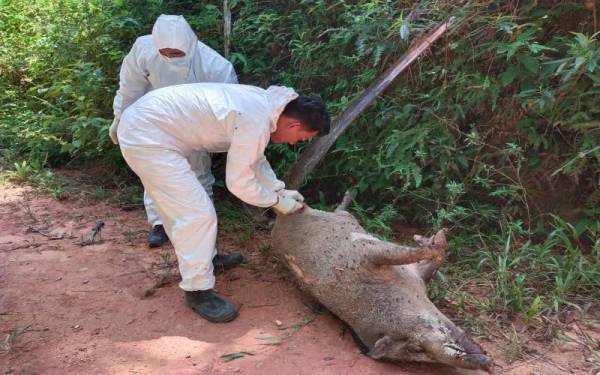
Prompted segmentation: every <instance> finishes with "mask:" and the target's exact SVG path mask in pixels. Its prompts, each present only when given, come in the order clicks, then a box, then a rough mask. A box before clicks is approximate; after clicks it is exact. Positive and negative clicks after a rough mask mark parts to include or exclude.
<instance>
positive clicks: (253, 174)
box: [225, 126, 281, 207]
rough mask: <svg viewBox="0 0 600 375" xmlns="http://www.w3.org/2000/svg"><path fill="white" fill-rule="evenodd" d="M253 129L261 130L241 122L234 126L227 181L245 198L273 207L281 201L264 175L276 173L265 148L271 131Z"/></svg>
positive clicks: (250, 202)
mask: <svg viewBox="0 0 600 375" xmlns="http://www.w3.org/2000/svg"><path fill="white" fill-rule="evenodd" d="M253 130H254V132H255V133H258V132H256V128H254V129H251V128H249V127H245V126H244V127H242V126H237V127H236V129H235V130H234V135H233V137H232V141H231V146H230V147H229V151H228V152H227V167H226V177H225V183H226V185H227V188H228V189H229V191H231V193H233V194H234V195H235V196H236V197H238V198H240V199H241V200H242V201H244V202H246V203H248V204H251V205H254V206H258V207H270V206H272V205H274V204H276V203H277V193H276V189H275V186H269V185H268V184H266V183H265V179H264V176H265V175H269V173H270V174H271V175H272V176H273V177H274V176H275V173H274V172H273V170H272V169H271V167H270V165H269V164H268V162H267V163H266V164H265V162H266V159H265V156H264V152H265V148H266V147H267V144H268V143H269V134H266V135H265V134H253V132H252V131H253ZM258 170H260V171H261V172H258ZM269 171H270V172H269ZM280 182H281V181H280Z"/></svg>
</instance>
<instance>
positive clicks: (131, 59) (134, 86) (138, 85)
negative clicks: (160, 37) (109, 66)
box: [113, 43, 150, 118]
mask: <svg viewBox="0 0 600 375" xmlns="http://www.w3.org/2000/svg"><path fill="white" fill-rule="evenodd" d="M138 49H139V48H138V46H137V43H136V44H134V45H133V48H132V49H131V51H129V53H128V54H127V56H125V59H124V60H123V64H122V65H121V71H120V73H119V90H118V91H117V95H115V99H114V100H113V111H114V115H115V118H120V117H121V113H123V111H124V110H125V108H127V107H129V106H130V105H131V104H133V103H134V102H135V101H136V100H138V99H139V98H141V97H142V96H143V95H144V94H145V93H146V90H147V88H148V86H149V85H150V81H148V78H147V76H146V74H145V72H144V70H143V68H142V67H140V65H139V61H138V56H137V55H138Z"/></svg>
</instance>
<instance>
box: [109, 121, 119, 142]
mask: <svg viewBox="0 0 600 375" xmlns="http://www.w3.org/2000/svg"><path fill="white" fill-rule="evenodd" d="M118 128H119V118H118V117H115V119H114V120H113V122H112V124H111V125H110V129H108V135H109V136H110V139H111V140H112V143H114V144H116V145H118V144H119V139H118V138H117V129H118Z"/></svg>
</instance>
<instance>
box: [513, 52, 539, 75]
mask: <svg viewBox="0 0 600 375" xmlns="http://www.w3.org/2000/svg"><path fill="white" fill-rule="evenodd" d="M517 61H518V62H519V63H520V64H521V65H523V66H524V67H525V69H527V70H528V71H529V72H530V73H532V74H536V73H537V72H538V69H539V64H538V61H537V59H535V58H534V57H532V56H530V55H526V54H519V55H517Z"/></svg>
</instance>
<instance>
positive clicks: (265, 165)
mask: <svg viewBox="0 0 600 375" xmlns="http://www.w3.org/2000/svg"><path fill="white" fill-rule="evenodd" d="M254 171H255V172H256V178H258V181H259V182H260V184H261V185H262V186H265V187H268V188H269V189H271V190H274V191H278V190H281V189H283V188H285V183H284V182H283V181H281V180H280V179H278V178H277V176H276V175H275V172H274V171H273V168H271V164H269V161H268V160H267V158H266V157H265V156H264V155H263V157H262V158H261V159H259V160H257V162H256V166H255V168H254Z"/></svg>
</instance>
